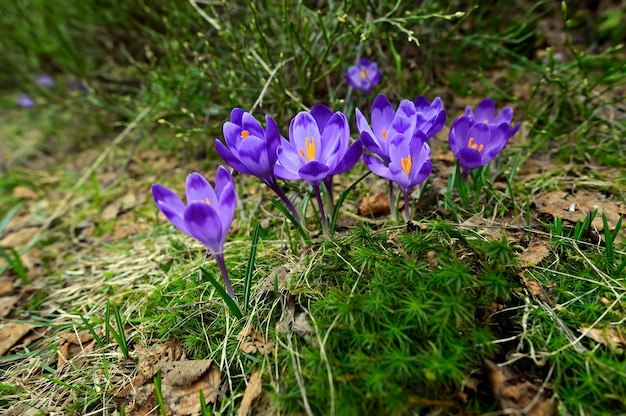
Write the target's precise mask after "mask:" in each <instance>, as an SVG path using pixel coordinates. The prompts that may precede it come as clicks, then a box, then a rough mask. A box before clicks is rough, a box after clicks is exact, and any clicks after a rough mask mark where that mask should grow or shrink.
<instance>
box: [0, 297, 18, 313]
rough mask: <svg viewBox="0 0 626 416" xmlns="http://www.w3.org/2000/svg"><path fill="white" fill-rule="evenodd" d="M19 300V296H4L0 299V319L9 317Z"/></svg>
mask: <svg viewBox="0 0 626 416" xmlns="http://www.w3.org/2000/svg"><path fill="white" fill-rule="evenodd" d="M19 298H20V297H19V296H3V297H1V298H0V318H6V317H7V316H9V314H10V313H11V311H12V310H13V306H15V304H16V303H17V301H18V299H19Z"/></svg>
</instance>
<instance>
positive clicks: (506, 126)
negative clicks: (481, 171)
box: [448, 98, 520, 178]
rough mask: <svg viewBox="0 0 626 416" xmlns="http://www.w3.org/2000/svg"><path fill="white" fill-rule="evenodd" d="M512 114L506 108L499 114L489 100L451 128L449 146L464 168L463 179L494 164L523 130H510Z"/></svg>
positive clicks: (484, 101) (509, 109) (515, 127)
mask: <svg viewBox="0 0 626 416" xmlns="http://www.w3.org/2000/svg"><path fill="white" fill-rule="evenodd" d="M512 118H513V110H511V108H509V107H505V108H503V109H502V111H500V113H498V114H496V106H495V104H494V102H493V101H492V100H491V99H490V98H485V99H483V100H482V101H481V102H480V103H478V105H477V106H476V111H473V110H472V108H471V107H469V106H468V107H467V108H466V109H465V115H464V116H461V117H458V118H457V119H456V120H455V121H454V122H453V123H452V126H451V127H450V135H449V139H448V144H449V145H450V149H451V150H452V153H454V155H455V156H456V158H457V159H458V161H459V164H460V165H461V170H462V173H463V177H464V178H467V175H468V174H469V172H470V171H471V170H472V169H476V168H478V167H480V166H484V165H486V164H487V163H489V162H491V161H492V160H493V159H494V158H495V157H496V156H497V155H498V154H499V153H500V152H501V151H502V149H504V147H505V146H506V144H507V143H508V141H509V139H510V138H511V137H513V135H514V134H515V133H517V131H518V130H519V128H520V123H517V124H516V125H515V126H514V127H512V128H511V120H512Z"/></svg>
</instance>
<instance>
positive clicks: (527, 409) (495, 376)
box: [483, 359, 556, 416]
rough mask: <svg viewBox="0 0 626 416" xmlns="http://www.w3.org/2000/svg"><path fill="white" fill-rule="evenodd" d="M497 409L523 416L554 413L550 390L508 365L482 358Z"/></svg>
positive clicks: (541, 415) (554, 408) (545, 415)
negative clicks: (529, 379)
mask: <svg viewBox="0 0 626 416" xmlns="http://www.w3.org/2000/svg"><path fill="white" fill-rule="evenodd" d="M483 363H484V364H485V368H486V369H487V375H488V376H489V381H490V382H491V388H492V390H493V395H494V398H495V401H496V405H497V406H498V409H500V410H502V411H503V412H506V413H507V414H523V415H525V416H551V415H556V407H555V405H554V401H553V400H552V391H551V390H549V389H547V388H545V389H543V391H540V390H539V387H537V386H535V385H534V384H533V383H531V382H530V381H528V380H526V379H525V378H524V376H523V375H522V374H520V373H518V372H517V371H516V370H515V369H514V368H513V367H511V366H509V365H504V366H498V365H496V364H495V363H493V362H492V361H490V360H488V359H483Z"/></svg>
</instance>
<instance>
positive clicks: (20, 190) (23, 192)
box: [13, 186, 39, 200]
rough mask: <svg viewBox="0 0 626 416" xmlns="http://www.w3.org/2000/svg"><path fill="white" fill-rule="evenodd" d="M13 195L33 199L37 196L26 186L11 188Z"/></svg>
mask: <svg viewBox="0 0 626 416" xmlns="http://www.w3.org/2000/svg"><path fill="white" fill-rule="evenodd" d="M13 196H14V197H15V198H18V199H30V200H35V199H37V198H39V197H38V196H37V194H36V193H35V191H33V190H32V189H30V188H28V187H26V186H16V187H15V188H13Z"/></svg>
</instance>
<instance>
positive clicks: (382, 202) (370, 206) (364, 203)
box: [357, 192, 390, 217]
mask: <svg viewBox="0 0 626 416" xmlns="http://www.w3.org/2000/svg"><path fill="white" fill-rule="evenodd" d="M389 212H390V208H389V197H388V196H387V195H386V194H384V193H381V192H377V193H375V194H374V195H372V196H369V197H368V196H364V197H363V199H362V200H361V205H359V209H358V210H357V214H359V215H361V216H368V217H369V216H374V217H377V216H381V215H387V214H389Z"/></svg>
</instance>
